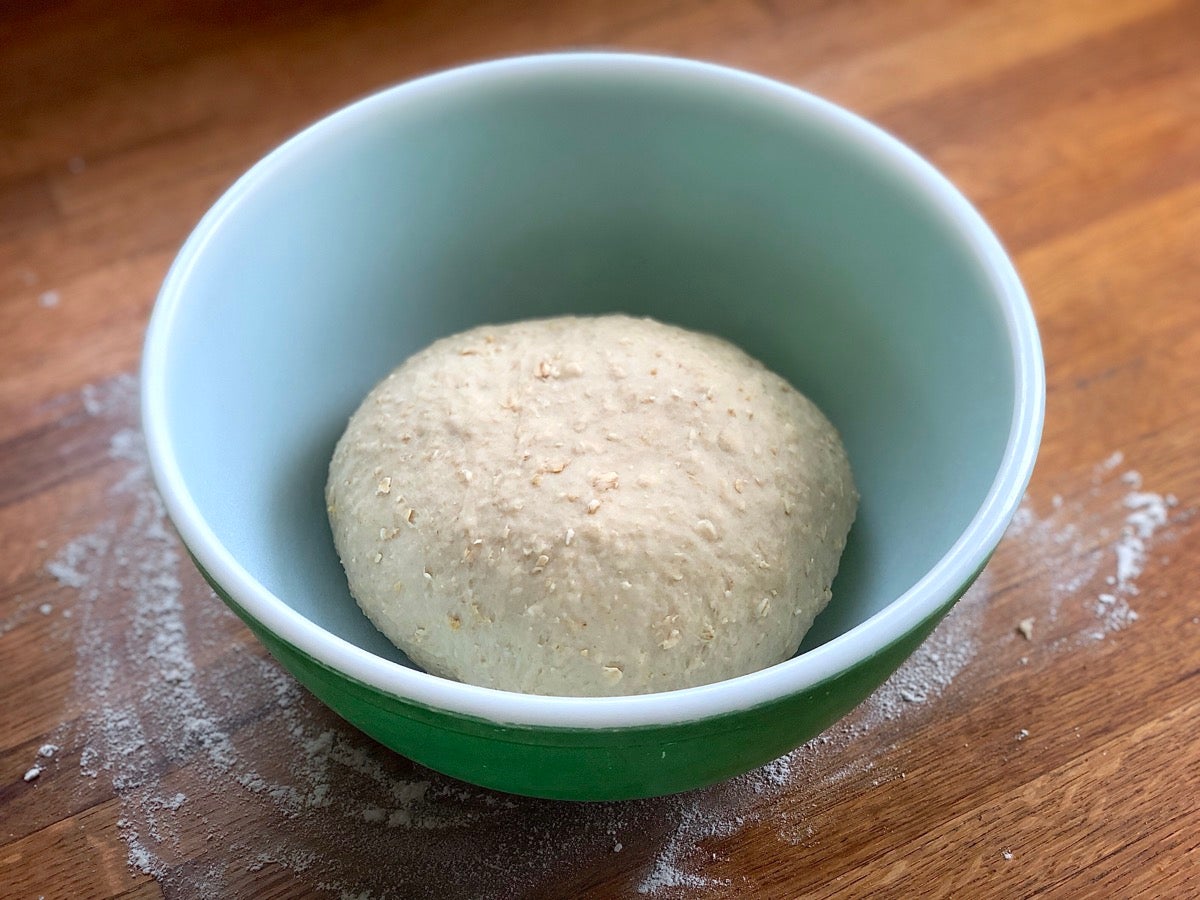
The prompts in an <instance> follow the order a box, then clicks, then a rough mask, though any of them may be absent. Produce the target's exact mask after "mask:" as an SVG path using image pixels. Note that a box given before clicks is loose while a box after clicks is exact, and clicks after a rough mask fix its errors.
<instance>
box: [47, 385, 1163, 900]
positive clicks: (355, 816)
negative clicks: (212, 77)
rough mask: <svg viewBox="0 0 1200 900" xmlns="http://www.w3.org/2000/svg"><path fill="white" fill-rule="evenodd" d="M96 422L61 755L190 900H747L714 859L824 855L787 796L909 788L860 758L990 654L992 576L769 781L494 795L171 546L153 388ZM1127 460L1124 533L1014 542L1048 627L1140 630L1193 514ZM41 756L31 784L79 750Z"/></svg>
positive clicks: (1031, 530) (1104, 476)
mask: <svg viewBox="0 0 1200 900" xmlns="http://www.w3.org/2000/svg"><path fill="white" fill-rule="evenodd" d="M81 402H82V405H83V408H84V410H85V413H86V415H87V416H89V417H91V419H92V420H94V424H95V425H96V426H97V427H104V428H107V429H109V434H110V435H111V442H110V446H109V458H110V462H111V464H112V465H113V466H114V467H116V474H115V476H114V478H113V483H112V487H111V488H110V489H109V491H108V495H107V497H106V505H107V507H108V508H110V509H111V514H110V516H109V517H108V518H107V519H106V521H105V522H104V523H103V524H102V525H100V526H99V527H97V528H95V529H93V530H92V531H91V532H90V533H88V534H85V535H81V536H80V537H78V538H76V539H75V540H73V541H71V542H70V543H69V544H67V545H66V546H65V547H63V548H62V549H61V551H60V552H59V553H58V554H57V556H56V557H55V558H54V560H53V561H52V562H51V563H50V564H49V565H48V567H47V568H48V571H49V572H50V574H51V575H53V576H54V577H55V578H56V579H57V580H58V581H59V583H60V584H61V585H63V586H64V587H65V588H69V589H71V590H73V591H75V592H77V600H76V604H75V607H74V610H75V616H76V617H77V618H78V619H80V621H79V622H78V625H79V627H78V638H77V646H76V653H77V664H76V676H75V696H76V703H77V706H78V708H79V710H80V718H79V720H78V725H77V726H76V728H75V729H74V733H72V734H70V735H66V736H63V735H57V734H56V735H55V736H54V739H55V740H56V741H59V742H62V743H63V744H66V742H67V740H68V738H69V739H70V740H71V741H73V742H74V747H73V748H71V749H74V750H76V751H78V753H79V760H80V762H79V775H80V778H81V779H106V780H107V781H109V782H110V783H111V787H112V790H113V792H114V793H115V794H116V796H117V797H118V798H119V801H120V807H121V814H120V819H119V821H118V827H119V829H120V833H121V836H122V838H123V839H124V841H125V844H126V846H127V848H128V861H129V865H130V866H131V868H133V869H134V870H136V871H140V872H145V873H148V874H150V875H152V876H154V877H155V878H157V879H159V880H160V882H162V883H163V885H164V887H165V888H166V889H167V890H168V893H169V894H170V895H171V896H176V897H204V898H209V897H211V898H218V897H225V896H229V895H231V894H233V893H237V892H238V891H239V888H240V890H241V891H242V892H243V893H244V892H245V891H246V890H247V888H248V886H250V885H253V884H255V883H256V881H255V879H257V878H260V877H262V876H263V874H264V873H265V872H267V871H270V872H273V873H274V874H275V877H283V878H285V879H287V878H290V879H292V880H293V883H294V885H295V886H296V887H297V888H298V889H303V890H307V891H310V892H312V891H315V892H323V893H326V894H328V895H329V896H332V897H356V898H370V900H382V898H388V897H425V896H428V897H434V896H436V897H439V898H447V897H453V896H461V897H472V898H475V897H479V898H487V897H512V896H521V895H540V896H549V895H552V894H553V893H555V892H558V893H562V892H564V891H567V892H570V891H571V888H570V880H569V879H570V878H571V877H574V876H577V875H578V877H586V874H587V873H588V872H594V871H603V870H604V868H605V867H606V866H605V865H604V864H603V861H604V860H606V859H608V860H612V862H610V863H609V865H616V864H617V861H620V862H621V864H622V865H623V866H637V867H639V869H640V871H639V872H638V874H637V875H636V876H635V879H634V880H635V885H636V887H637V890H638V891H639V892H640V893H641V894H644V895H649V896H657V897H674V896H689V897H691V896H723V895H727V894H729V893H731V892H732V893H738V892H740V891H744V890H745V889H746V888H747V885H744V884H741V883H740V882H737V881H736V880H733V879H730V878H729V877H728V876H723V875H719V874H716V873H717V872H720V871H721V865H720V864H721V859H720V857H719V855H718V854H717V852H716V851H715V850H714V849H712V848H714V847H719V846H720V845H721V841H722V839H724V838H728V837H730V836H732V835H736V834H737V833H739V832H740V831H742V830H743V829H745V828H747V827H748V826H750V825H752V824H762V823H764V822H770V823H772V827H774V828H776V829H777V831H778V833H779V836H780V839H781V841H783V842H785V843H786V842H789V841H790V842H793V843H794V842H803V841H807V840H811V839H813V832H812V827H811V826H810V825H808V824H807V823H806V822H805V821H804V819H803V817H802V816H800V814H798V813H793V812H788V810H790V809H793V808H796V807H797V806H798V804H795V803H788V802H785V801H787V800H788V798H794V797H795V796H796V795H797V792H799V791H804V792H806V794H808V795H812V794H814V793H816V794H819V793H821V792H830V791H837V790H841V789H850V788H853V789H854V790H869V789H870V788H871V787H873V786H875V785H880V784H883V783H886V782H888V781H891V780H894V779H898V778H903V777H904V773H903V772H902V771H899V770H897V769H895V768H894V766H893V767H889V766H887V765H885V764H884V763H883V762H882V761H880V760H879V759H878V758H877V757H873V756H872V755H870V754H869V753H867V754H864V753H863V752H862V748H863V747H865V746H868V744H867V742H865V741H864V738H866V737H867V736H870V738H871V740H870V742H869V746H870V747H876V748H883V749H884V750H886V748H888V747H890V746H893V745H894V744H895V742H897V741H899V740H900V739H901V738H902V737H903V735H904V734H905V733H906V732H909V731H910V730H911V729H912V728H914V727H917V726H919V725H920V724H921V723H922V722H924V721H928V719H929V717H931V716H934V715H936V714H937V711H938V708H939V704H942V703H945V702H947V700H948V698H949V697H950V696H951V695H952V694H954V693H955V692H956V691H958V690H960V689H961V688H960V686H959V684H958V682H959V681H961V679H960V676H961V675H962V674H963V673H964V672H965V671H967V670H969V669H970V668H971V667H972V664H973V662H974V661H975V658H976V655H977V654H978V652H979V647H980V643H981V641H982V640H983V639H984V637H983V631H984V628H985V622H984V620H985V614H986V612H987V606H988V600H989V575H988V573H987V572H985V573H984V576H983V577H981V578H980V580H979V581H978V582H977V583H976V585H975V586H974V587H973V588H972V589H971V590H970V591H969V592H968V593H967V594H966V596H965V597H964V598H963V599H962V600H961V601H959V603H958V604H957V605H956V606H955V607H954V608H953V610H952V611H951V612H950V614H949V615H948V616H947V617H946V619H945V620H944V621H943V622H942V623H941V625H940V626H939V627H938V628H937V629H936V630H935V632H934V633H933V635H932V636H931V637H930V639H929V640H927V641H926V642H925V643H924V644H923V645H922V646H921V647H920V648H919V649H918V651H917V652H916V653H915V654H914V655H913V656H912V657H911V658H910V659H909V660H908V662H906V663H905V664H904V665H903V666H902V667H901V668H900V670H899V671H898V672H897V673H896V674H895V675H894V676H893V677H892V678H891V679H890V680H889V681H888V682H887V683H886V684H885V685H884V686H883V687H881V688H880V689H879V690H878V691H876V692H875V694H874V695H872V696H871V698H869V699H868V700H867V701H866V702H865V703H864V704H863V705H862V706H860V707H859V708H858V709H857V710H855V712H854V713H852V714H851V715H850V716H848V717H847V718H846V719H844V720H843V721H842V722H840V723H838V724H837V725H835V726H834V727H833V728H831V729H829V730H828V731H826V732H825V733H824V734H822V735H820V736H819V737H817V738H815V739H814V740H812V741H810V742H809V743H807V744H805V745H804V746H802V747H800V748H798V749H797V750H795V751H793V752H792V753H789V754H787V755H786V756H784V757H782V758H780V759H777V760H775V761H774V762H772V763H770V764H769V765H767V766H764V767H762V768H761V769H758V770H757V771H755V772H751V773H749V774H747V775H744V776H742V777H740V778H736V779H733V780H731V781H728V782H725V783H724V784H721V785H717V786H715V787H712V788H708V789H705V790H700V791H694V792H691V793H688V794H685V795H681V796H677V797H669V798H663V799H659V800H646V801H635V802H629V803H600V804H567V803H554V802H549V801H537V800H528V799H523V798H517V797H510V796H506V795H501V794H497V793H494V792H491V791H487V790H483V789H480V788H475V787H472V786H469V785H465V784H462V783H460V782H457V781H454V780H452V779H449V778H446V777H444V776H441V775H438V774H436V773H433V772H430V771H428V770H425V769H423V768H421V767H420V766H417V765H415V764H413V763H411V762H409V761H407V760H405V759H403V758H401V757H399V756H397V755H396V754H393V753H391V752H390V751H387V750H386V749H384V748H382V747H380V746H379V745H377V744H375V743H374V742H373V741H371V740H370V739H369V738H367V737H365V736H364V735H362V734H360V733H359V732H357V731H356V730H354V729H352V728H350V727H349V726H347V725H345V724H344V723H342V722H341V720H340V719H338V718H337V717H336V716H334V715H333V714H332V713H331V712H329V711H328V710H327V709H325V708H324V707H323V706H322V705H321V704H320V703H318V702H317V701H315V700H314V699H313V698H312V697H311V696H310V695H308V694H307V693H306V692H305V691H304V690H303V689H302V688H300V687H299V686H298V685H297V683H296V682H295V681H294V680H293V679H292V678H291V677H290V676H288V675H287V674H286V673H284V672H283V671H282V670H281V669H279V667H278V666H277V665H276V664H275V663H274V662H273V661H272V660H271V659H270V658H269V657H267V656H266V654H265V651H263V650H262V649H261V648H260V647H259V646H258V645H257V644H256V643H254V642H253V640H252V639H250V638H249V637H248V636H247V634H246V632H245V630H244V628H243V627H242V626H241V624H240V623H239V622H238V621H237V620H236V618H234V616H233V615H232V614H230V613H228V612H227V611H226V610H225V608H224V607H223V606H222V605H221V604H220V603H219V602H218V601H217V600H216V599H215V598H214V597H213V596H212V595H211V593H210V592H209V590H208V588H207V586H205V585H204V584H203V582H202V581H201V580H200V579H199V577H198V576H197V575H196V574H195V573H194V572H193V571H192V567H191V566H190V564H189V563H188V562H187V560H186V558H185V557H184V555H183V553H182V551H181V547H180V544H179V543H178V540H177V539H176V537H175V536H174V534H173V533H172V531H171V530H170V528H169V526H168V524H167V521H166V518H165V515H164V510H163V506H162V503H161V501H160V500H159V498H158V495H157V493H156V492H155V490H154V487H153V484H152V482H151V479H150V476H149V472H148V469H147V462H146V457H145V450H144V447H143V445H142V439H141V435H140V433H139V432H138V431H137V430H136V429H135V428H134V427H133V423H134V422H135V421H136V406H137V384H136V382H135V381H134V379H132V378H129V377H125V378H118V379H115V380H113V381H111V382H108V383H106V384H103V385H99V386H95V387H89V388H87V389H86V390H85V391H84V392H83V395H82V397H81ZM1114 459H1115V461H1113V460H1114ZM1121 462H1122V459H1119V458H1116V457H1113V458H1110V459H1109V460H1106V461H1105V463H1103V464H1101V466H1099V467H1098V475H1097V485H1096V486H1095V489H1096V490H1101V489H1103V488H1104V487H1105V486H1106V485H1109V486H1111V483H1113V482H1114V480H1115V483H1117V484H1119V485H1121V486H1122V487H1123V488H1124V489H1125V490H1124V492H1123V493H1122V494H1121V495H1120V496H1119V497H1117V498H1116V509H1115V512H1114V515H1113V516H1111V517H1110V520H1109V521H1107V522H1106V523H1105V522H1101V523H1097V522H1092V523H1091V524H1089V525H1088V526H1086V527H1085V526H1084V525H1082V524H1079V522H1080V521H1082V519H1081V518H1080V517H1079V515H1078V507H1077V505H1076V504H1073V503H1072V502H1070V501H1068V500H1063V499H1062V498H1057V499H1055V501H1054V502H1053V503H1052V507H1053V510H1052V512H1051V513H1050V514H1049V515H1048V516H1047V517H1045V518H1038V517H1037V516H1036V515H1035V514H1034V512H1033V510H1032V507H1031V506H1030V505H1029V504H1026V505H1024V506H1023V507H1022V509H1021V511H1020V513H1019V514H1018V516H1017V519H1016V521H1015V522H1014V525H1013V528H1012V529H1011V531H1010V536H1009V540H1012V541H1014V542H1015V544H1016V548H1015V551H1014V552H1016V553H1017V554H1026V555H1030V556H1031V557H1033V556H1036V558H1037V560H1038V561H1039V562H1040V563H1042V564H1045V565H1047V566H1058V569H1059V571H1060V575H1059V576H1058V577H1057V580H1056V582H1055V587H1054V589H1053V591H1052V592H1051V596H1050V597H1049V599H1048V603H1047V606H1046V609H1045V610H1044V612H1042V613H1040V615H1043V616H1045V617H1046V618H1048V619H1052V618H1054V617H1055V616H1057V615H1059V614H1060V613H1061V612H1062V611H1063V610H1065V609H1066V608H1067V605H1068V604H1077V605H1078V604H1079V603H1083V602H1086V603H1088V604H1090V606H1089V607H1088V610H1089V612H1088V615H1089V616H1090V617H1091V620H1090V621H1091V624H1090V626H1089V630H1088V634H1090V635H1099V636H1103V635H1106V634H1110V633H1112V632H1113V631H1117V630H1120V629H1122V628H1126V627H1128V626H1130V625H1131V624H1133V623H1134V622H1135V621H1136V618H1137V614H1136V613H1135V612H1134V611H1133V609H1132V608H1131V607H1130V606H1129V603H1130V601H1131V600H1133V599H1135V598H1136V597H1137V594H1138V590H1139V587H1138V581H1139V578H1140V577H1141V575H1142V573H1143V572H1144V571H1145V570H1146V569H1147V567H1148V566H1149V565H1150V564H1151V548H1152V545H1153V543H1154V542H1155V541H1156V540H1157V539H1158V538H1159V537H1161V535H1162V533H1163V530H1164V529H1168V528H1169V525H1170V511H1171V510H1172V509H1173V507H1174V506H1175V505H1176V502H1175V500H1174V498H1173V497H1170V496H1169V495H1168V496H1163V495H1159V494H1156V493H1154V492H1152V491H1148V490H1144V489H1143V485H1142V484H1141V479H1140V476H1136V473H1133V472H1132V471H1127V472H1125V473H1123V474H1122V475H1120V476H1119V477H1118V476H1115V475H1114V474H1113V473H1114V472H1115V470H1116V469H1117V467H1119V466H1120V465H1121ZM1106 576H1107V577H1106ZM1098 580H1099V581H1100V582H1101V585H1100V587H1101V588H1102V589H1094V588H1095V585H1096V583H1097V581H1098ZM51 748H52V749H51ZM42 749H43V750H45V751H47V752H46V753H42V752H41V751H39V755H38V758H37V759H35V760H32V761H31V763H32V764H31V766H30V770H29V771H30V772H31V773H32V772H34V770H35V769H39V768H40V767H43V766H44V765H46V764H47V763H49V762H50V761H51V759H53V758H55V757H56V755H59V754H60V750H59V747H58V746H55V745H50V744H47V746H46V747H44V748H42ZM882 752H883V750H880V751H879V753H882ZM27 777H28V778H30V779H36V777H37V774H32V775H28V776H27ZM818 837H819V836H818ZM618 854H624V855H618ZM230 859H235V860H238V861H240V862H239V863H238V864H236V865H232V866H231V865H230V863H229V860H230ZM626 860H628V862H625V861H626ZM580 873H581V874H580ZM450 885H453V886H454V887H455V890H456V891H457V893H455V894H453V895H451V894H448V893H447V891H448V890H449V888H448V887H447V886H450ZM548 885H550V886H553V890H550V889H548V887H547V886H548ZM578 887H579V888H580V889H582V888H583V887H586V884H581V885H579V886H578ZM575 892H578V891H575Z"/></svg>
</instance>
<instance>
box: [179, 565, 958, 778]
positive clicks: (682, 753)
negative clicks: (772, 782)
mask: <svg viewBox="0 0 1200 900" xmlns="http://www.w3.org/2000/svg"><path fill="white" fill-rule="evenodd" d="M192 560H193V562H195V563H196V566H197V568H198V569H199V570H200V572H201V574H203V575H204V577H205V579H206V580H207V581H208V583H209V584H210V585H211V586H212V588H213V589H214V590H215V591H216V592H217V594H218V595H219V596H220V597H221V599H223V600H224V601H225V603H226V604H227V605H228V606H229V608H230V609H232V610H233V611H234V612H235V613H237V614H238V616H239V617H240V618H241V619H242V621H244V622H245V623H246V625H248V626H249V628H250V630H251V631H252V632H254V634H255V635H256V636H257V637H258V639H259V640H261V641H262V642H263V644H264V645H265V646H266V647H267V649H268V650H270V651H271V654H272V655H273V656H274V657H275V658H276V659H277V660H279V662H280V663H281V664H282V665H283V666H284V668H286V669H287V670H288V671H289V672H291V673H292V675H294V676H295V677H296V679H297V680H298V681H300V683H301V684H303V685H304V686H305V687H306V688H308V689H309V690H310V691H312V693H313V694H315V695H316V696H317V697H318V698H319V699H320V700H321V701H322V702H324V703H325V704H326V705H328V706H329V707H330V708H331V709H333V710H335V711H336V712H337V713H338V714H339V715H341V716H342V717H343V718H344V719H346V721H348V722H350V724H352V725H354V726H356V727H357V728H359V729H361V730H362V731H364V732H366V733H367V734H369V735H370V736H371V737H373V738H374V739H375V740H377V741H379V742H380V743H381V744H383V745H384V746H386V747H389V748H391V749H393V750H395V751H396V752H398V753H402V754H403V755H405V756H407V757H409V758H410V759H413V760H415V761H416V762H419V763H421V764H422V765H425V766H428V767H429V768H431V769H434V770H436V771H438V772H441V773H443V774H445V775H450V776H452V777H454V778H459V779H461V780H463V781H467V782H470V783H472V784H477V785H481V786H483V787H487V788H492V789H493V790H498V791H505V792H507V793H511V794H521V795H524V796H528V797H545V798H549V799H554V800H586V801H604V800H632V799H636V798H639V797H657V796H662V795H665V794H674V793H678V792H680V791H686V790H691V789H693V788H698V787H703V786H705V785H709V784H713V783H715V782H718V781H722V780H724V779H726V778H731V777H733V776H735V775H740V774H742V773H744V772H747V771H749V770H750V769H753V768H756V767H758V766H761V765H765V764H766V763H768V762H770V761H771V760H773V759H777V758H778V757H780V756H782V755H784V754H785V753H788V752H789V751H791V750H793V749H794V748H795V747H796V746H797V745H799V744H800V743H803V742H804V741H807V740H809V739H810V738H813V737H816V736H817V735H818V734H820V733H821V732H822V731H824V730H825V729H826V728H828V727H829V726H830V725H832V724H833V723H834V722H836V721H837V720H838V719H840V718H842V717H843V716H844V715H845V714H846V713H848V712H850V710H852V709H853V708H854V707H855V706H857V705H858V704H859V703H861V702H862V701H863V700H865V699H866V698H867V696H869V695H870V694H871V692H872V691H874V690H875V689H876V688H877V687H878V686H879V685H880V684H882V683H883V682H884V681H886V680H887V678H888V677H889V676H890V675H891V674H892V673H893V672H894V671H895V670H896V669H897V668H898V667H899V666H900V664H901V663H903V662H904V660H905V659H907V658H908V657H909V655H910V654H912V652H913V651H914V650H916V648H917V647H918V646H920V644H921V642H922V641H924V640H925V639H926V638H927V637H928V636H929V633H930V632H931V631H933V629H934V627H935V626H936V625H937V623H938V622H939V621H940V620H941V619H942V617H943V616H944V615H945V614H946V613H947V612H948V611H949V610H950V608H951V607H952V606H953V605H954V603H955V602H956V601H957V600H958V599H959V597H961V596H962V595H963V594H964V593H965V592H966V590H967V588H969V587H970V586H971V584H972V583H973V582H974V581H975V579H976V578H977V577H978V575H979V573H978V572H976V573H975V575H973V576H972V577H971V579H970V580H969V581H968V582H966V583H965V584H963V586H962V587H961V589H960V590H959V591H957V592H956V593H955V595H954V596H953V597H952V598H951V599H950V600H949V601H948V602H947V603H946V604H945V605H944V606H943V607H942V608H940V609H939V610H938V611H937V612H936V613H935V614H934V615H932V616H930V617H929V618H928V619H926V620H925V621H924V622H922V623H921V624H920V626H919V627H917V628H916V629H914V630H912V631H909V632H907V633H906V634H904V635H902V636H901V637H900V638H899V639H897V640H896V641H894V642H893V643H891V644H889V645H888V646H887V647H885V648H884V649H883V650H882V651H881V652H880V653H877V654H875V655H874V656H870V657H867V658H865V659H863V660H862V661H861V662H859V663H858V664H857V665H855V666H852V667H851V668H849V669H846V670H844V671H843V672H841V673H840V674H839V675H838V676H837V677H835V678H832V679H829V680H828V681H824V682H821V683H820V684H817V685H815V686H813V687H812V688H811V689H809V690H807V691H802V692H800V693H797V694H792V695H790V696H786V697H782V698H780V699H779V700H776V701H774V702H772V703H766V704H763V705H761V706H755V707H752V708H750V709H745V710H740V711H738V712H733V713H727V714H725V715H720V716H713V717H710V718H705V719H699V720H696V721H692V722H680V723H675V724H671V725H652V726H639V727H635V728H611V729H592V728H587V729H584V728H538V727H533V726H516V725H505V724H502V723H497V722H490V721H487V720H484V719H479V718H475V717H472V716H463V715H456V714H454V713H450V712H447V711H445V710H439V709H430V708H429V707H426V706H423V705H421V704H418V703H413V702H412V701H410V700H406V699H404V698H402V697H396V696H393V695H390V694H385V693H383V692H381V691H379V690H377V689H375V688H373V687H370V686H369V685H365V684H362V683H360V682H358V681H356V680H354V679H352V678H347V677H346V676H345V675H344V674H343V673H341V672H338V671H336V670H334V669H331V668H330V667H329V666H327V665H325V664H324V663H322V662H320V661H319V660H317V659H314V658H313V657H312V656H310V655H309V654H307V653H305V652H303V651H302V650H299V649H297V648H296V647H294V646H292V645H291V644H289V643H287V642H286V641H283V640H281V639H280V638H279V637H278V636H276V635H274V634H272V633H271V632H270V631H267V630H266V629H264V628H263V627H262V626H261V625H260V624H259V623H258V622H257V621H256V620H255V619H254V618H253V617H252V616H250V615H248V614H247V613H246V611H245V610H243V609H242V608H241V607H240V606H239V605H238V604H237V602H236V601H235V600H234V599H233V598H232V597H230V596H229V594H228V593H227V592H226V591H225V590H224V589H222V587H221V586H220V585H219V584H217V582H216V581H215V580H214V579H213V578H212V576H211V575H209V574H208V572H206V571H205V569H204V567H203V566H202V565H200V563H199V562H197V561H196V559H195V557H194V556H193V557H192ZM980 571H982V569H980Z"/></svg>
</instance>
